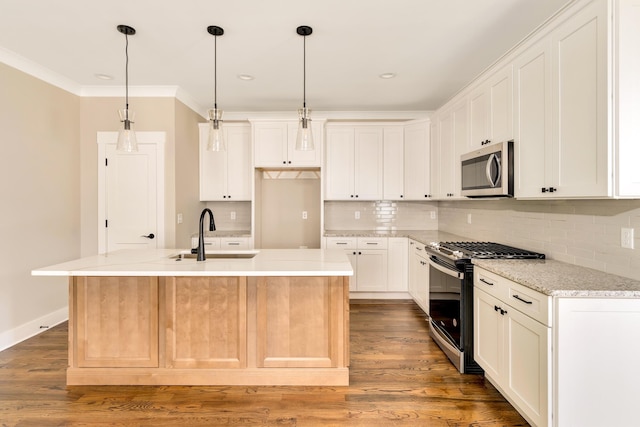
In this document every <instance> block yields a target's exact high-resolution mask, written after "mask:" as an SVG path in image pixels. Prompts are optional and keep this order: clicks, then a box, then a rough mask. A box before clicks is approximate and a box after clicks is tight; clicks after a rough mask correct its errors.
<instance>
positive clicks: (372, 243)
mask: <svg viewBox="0 0 640 427" xmlns="http://www.w3.org/2000/svg"><path fill="white" fill-rule="evenodd" d="M377 244H378V243H377V242H367V245H377Z"/></svg>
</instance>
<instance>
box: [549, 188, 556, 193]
mask: <svg viewBox="0 0 640 427" xmlns="http://www.w3.org/2000/svg"><path fill="white" fill-rule="evenodd" d="M555 191H557V190H556V189H555V188H554V187H549V193H553V192H555Z"/></svg>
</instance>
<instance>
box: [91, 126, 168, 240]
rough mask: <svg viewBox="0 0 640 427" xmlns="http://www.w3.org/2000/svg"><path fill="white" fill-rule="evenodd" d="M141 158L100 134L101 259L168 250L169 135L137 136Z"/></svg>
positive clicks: (114, 134) (111, 136) (108, 135)
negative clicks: (116, 253) (166, 151)
mask: <svg viewBox="0 0 640 427" xmlns="http://www.w3.org/2000/svg"><path fill="white" fill-rule="evenodd" d="M136 136H137V137H138V145H139V151H138V152H137V153H121V152H117V151H116V149H115V147H116V140H117V132H99V133H98V144H99V149H98V170H99V174H98V175H99V179H98V186H99V189H98V194H99V197H98V198H99V201H98V236H99V239H98V244H99V253H106V252H112V251H115V250H118V249H154V248H161V247H163V246H164V235H163V234H164V176H163V175H164V174H163V171H164V140H165V134H164V132H137V134H136Z"/></svg>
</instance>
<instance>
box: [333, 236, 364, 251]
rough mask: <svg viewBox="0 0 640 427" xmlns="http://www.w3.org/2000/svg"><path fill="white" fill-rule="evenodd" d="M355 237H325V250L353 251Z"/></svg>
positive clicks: (355, 243) (355, 241) (355, 242)
mask: <svg viewBox="0 0 640 427" xmlns="http://www.w3.org/2000/svg"><path fill="white" fill-rule="evenodd" d="M357 241H358V239H357V238H356V237H327V249H355V248H356V246H357Z"/></svg>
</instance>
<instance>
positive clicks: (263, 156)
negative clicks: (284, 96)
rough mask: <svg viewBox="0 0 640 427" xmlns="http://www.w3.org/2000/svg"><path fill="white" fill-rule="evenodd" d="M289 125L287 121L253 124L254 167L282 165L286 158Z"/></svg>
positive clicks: (285, 163)
mask: <svg viewBox="0 0 640 427" xmlns="http://www.w3.org/2000/svg"><path fill="white" fill-rule="evenodd" d="M288 138H289V126H288V123H287V122H273V123H272V122H264V123H254V124H253V143H254V151H255V166H256V167H283V166H287V165H288V164H289V163H288V162H289V159H288V155H287V152H288V146H287V143H288Z"/></svg>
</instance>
